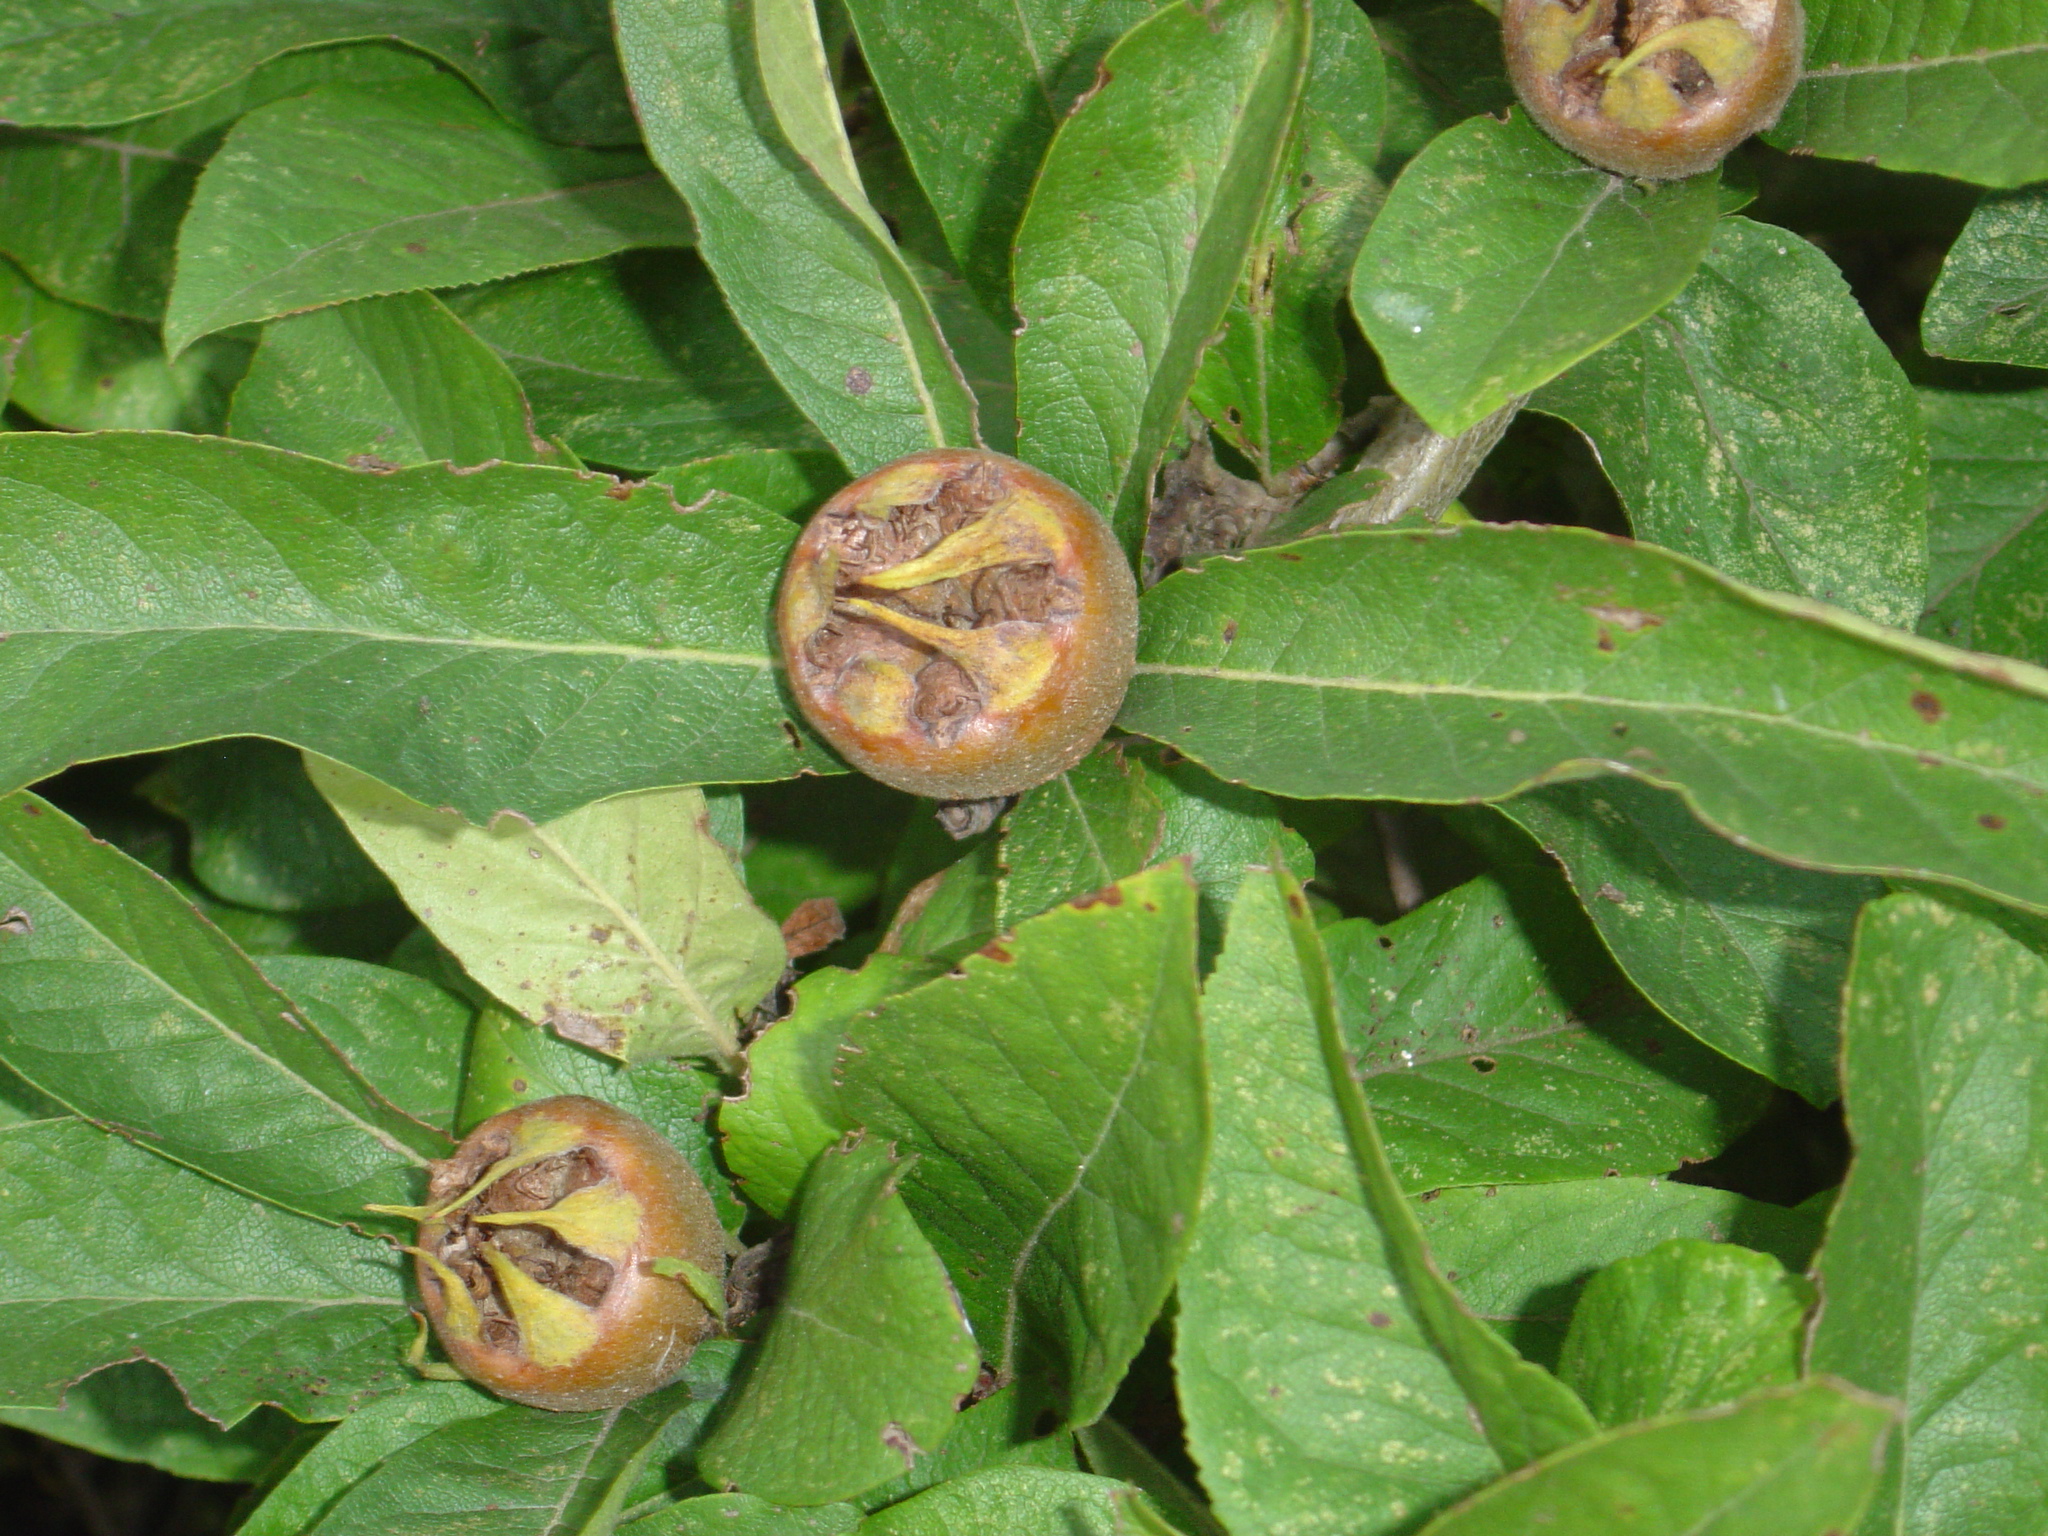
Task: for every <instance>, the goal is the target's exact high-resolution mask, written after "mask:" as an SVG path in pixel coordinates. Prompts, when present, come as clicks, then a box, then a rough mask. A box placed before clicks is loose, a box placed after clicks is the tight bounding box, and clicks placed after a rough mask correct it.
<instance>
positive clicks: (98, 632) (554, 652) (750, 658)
mask: <svg viewBox="0 0 2048 1536" xmlns="http://www.w3.org/2000/svg"><path fill="white" fill-rule="evenodd" d="M231 632H232V633H240V632H247V633H252V634H260V635H266V636H285V635H293V636H309V637H312V638H315V639H320V638H334V637H339V638H342V639H346V640H349V641H351V642H361V643H363V644H366V645H431V646H445V647H448V648H451V649H456V650H476V651H517V652H521V653H539V654H541V655H547V656H610V657H615V658H617V659H619V660H622V661H657V662H695V663H699V664H702V665H705V666H723V667H752V668H754V669H756V670H758V671H764V672H765V671H772V670H775V669H776V663H775V660H774V658H773V657H771V656H769V655H768V654H767V653H766V652H760V653H757V654H751V655H750V654H748V653H746V652H743V651H705V650H698V649H696V648H694V647H690V646H675V647H661V646H651V645H626V644H621V643H610V642H604V641H582V640H510V639H504V638H502V637H499V636H494V635H477V636H460V635H408V634H400V633H395V632H387V631H384V630H374V629H352V628H349V627H347V626H344V625H338V624H337V625H332V626H327V627H321V626H317V625H304V626H300V625H287V624H250V623H236V624H164V625H136V626H135V627H133V628H130V629H77V628H63V629H59V628H51V629H17V630H15V631H13V633H12V635H11V636H10V638H11V639H14V640H17V641H19V640H29V639H38V640H39V639H81V640H129V639H134V638H137V637H142V636H149V637H154V636H163V635H219V634H227V633H231ZM4 654H5V653H4V652H0V656H4Z"/></svg>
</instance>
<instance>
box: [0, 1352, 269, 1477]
mask: <svg viewBox="0 0 2048 1536" xmlns="http://www.w3.org/2000/svg"><path fill="white" fill-rule="evenodd" d="M0 1423H5V1424H12V1425H13V1426H14V1427H15V1428H16V1429H25V1430H27V1431H28V1432H29V1433H30V1434H34V1435H42V1436H43V1437H44V1438H46V1439H50V1440H61V1441H62V1442H63V1443H64V1444H66V1445H76V1446H82V1447H83V1448H84V1449H86V1450H88V1451H91V1452H93V1453H94V1454H95V1455H99V1456H109V1457H112V1458H113V1459H114V1460H116V1461H139V1462H143V1463H145V1464H146V1465H148V1466H152V1467H155V1468H157V1469H158V1470H160V1471H164V1472H168V1473H170V1474H171V1475H172V1476H173V1477H189V1478H197V1479H200V1480H201V1481H204V1482H214V1483H253V1482H255V1481H256V1480H257V1478H258V1477H260V1476H261V1475H262V1473H263V1471H264V1469H265V1468H266V1467H267V1466H269V1464H270V1463H271V1462H272V1461H273V1460H274V1459H275V1458H276V1457H277V1455H278V1454H279V1453H280V1452H281V1451H283V1450H284V1449H285V1448H286V1447H287V1446H289V1445H290V1444H291V1442H292V1440H293V1439H294V1438H295V1437H296V1436H298V1435H299V1434H301V1433H304V1430H303V1428H302V1426H300V1425H298V1424H295V1423H293V1422H292V1420H291V1419H290V1418H288V1417H286V1416H285V1415H284V1414H282V1413H280V1412H278V1411H277V1410H276V1409H275V1408H269V1407H264V1408H258V1409H257V1410H256V1411H255V1412H254V1413H252V1414H251V1415H249V1417H247V1418H246V1419H243V1420H242V1421H241V1422H240V1423H239V1424H237V1425H236V1426H235V1427H234V1428H232V1429H223V1428H221V1427H220V1426H219V1425H218V1424H215V1423H214V1422H213V1421H212V1420H210V1419H208V1418H205V1417H204V1416H202V1415H200V1414H197V1413H195V1412H193V1411H192V1408H191V1407H190V1405H189V1404H187V1403H186V1401H185V1398H184V1395H183V1394H182V1393H180V1392H179V1391H178V1384H177V1383H176V1382H175V1381H173V1380H171V1378H170V1377H168V1376H166V1375H165V1374H164V1373H163V1371H161V1370H159V1369H158V1368H157V1367H156V1366H155V1365H154V1364H152V1363H150V1362H149V1361H146V1360H137V1361H135V1362H133V1363H131V1364H127V1365H113V1366H108V1367H107V1368H106V1369H105V1370H103V1371H95V1372H94V1373H93V1374H92V1375H90V1376H88V1377H86V1378H85V1380H83V1381H80V1382H74V1383H72V1385H71V1387H70V1388H69V1389H68V1390H67V1391H66V1392H65V1394H64V1406H63V1407H62V1408H0Z"/></svg>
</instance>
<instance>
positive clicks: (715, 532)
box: [0, 433, 831, 821]
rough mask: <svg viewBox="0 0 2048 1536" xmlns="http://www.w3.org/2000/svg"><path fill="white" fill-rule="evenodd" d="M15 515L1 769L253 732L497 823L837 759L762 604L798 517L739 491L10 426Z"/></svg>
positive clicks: (5, 466)
mask: <svg viewBox="0 0 2048 1536" xmlns="http://www.w3.org/2000/svg"><path fill="white" fill-rule="evenodd" d="M0 510H4V513H5V516H4V518H0V630H5V631H7V632H9V634H10V638H9V640H8V641H7V643H6V644H5V646H4V647H0V703H4V706H5V708H6V709H7V711H8V718H9V719H11V720H12V721H13V722H14V728H13V730H12V731H10V732H9V735H8V742H9V744H11V747H12V752H11V754H9V755H7V756H5V757H0V787H4V786H12V785H20V784H24V783H29V782H32V781H33V780H35V779H37V778H39V777H41V776H42V775H44V774H46V773H50V772H53V771H54V770H56V769H58V768H61V767H63V766H64V765H65V764H67V763H70V762H75V761H78V760H81V759H84V758H92V757H107V756H114V755H117V754H120V753H124V752H141V751H148V750H151V749H154V748H160V747H165V746H171V745H175V744H177V743H180V742H187V741H194V740H201V739H204V738H207V737H210V736H225V735H250V734H260V735H265V736H270V737H274V738H276V739H279V740H283V741H290V742H292V743H293V744H294V745H297V746H302V747H309V748H311V749H313V750H314V751H316V752H321V753H324V754H326V755H327V756H330V757H335V758H339V759H341V760H343V761H345V762H348V763H350V764H351V765H352V766H354V767H357V768H360V769H362V770H363V771H365V772H368V773H374V774H377V775H378V776H380V777H382V778H384V779H385V780H386V781H387V782H389V783H390V784H392V786H393V787H394V788H397V789H400V790H402V791H404V792H406V793H407V794H410V795H412V796H413V797H414V798H415V799H419V800H422V801H425V802H426V803H428V804H431V805H453V806H454V807H456V808H457V809H458V810H460V811H462V812H463V814H465V815H466V816H469V817H470V818H471V819H473V820H476V821H486V820H488V819H489V818H490V817H491V816H492V815H494V814H495V813H496V812H497V811H499V810H501V809H504V808H506V807H508V806H509V807H512V808H514V809H516V810H518V811H519V812H520V814H522V815H525V816H528V817H531V818H533V819H535V820H538V821H545V820H549V819H551V818H552V817H555V816H559V815H561V814H562V813H563V812H564V811H567V810H570V809H572V808H574V807H576V806H579V805H584V804H586V803H588V802H589V801H591V800H595V799H598V798H600V797H602V796H605V795H612V794H619V793H622V792H624V791H626V790H632V789H640V788H644V787H646V786H649V785H655V784H675V783H678V782H682V783H688V782H692V781H697V782H720V781H734V780H747V779H761V778H780V777H783V776H785V775H787V774H790V773H793V772H795V771H796V769H797V768H798V767H799V766H800V765H802V764H804V763H805V762H807V761H808V762H811V763H812V764H813V765H814V766H815V767H817V768H819V769H823V770H825V771H830V766H831V765H830V764H829V763H828V762H827V761H826V760H825V759H824V754H823V753H822V752H821V751H819V750H818V749H817V748H816V747H815V746H808V747H806V746H800V745H798V743H801V742H802V741H803V740H804V738H803V737H801V736H792V735H791V734H788V733H790V732H793V731H794V730H795V726H794V725H793V724H790V723H785V722H787V721H788V720H789V712H788V711H787V710H786V707H785V705H784V704H783V701H782V698H781V695H780V693H779V692H778V690H777V687H776V683H775V675H774V671H773V668H772V665H771V663H770V659H769V654H770V653H769V644H768V637H767V635H766V633H765V624H764V622H763V617H762V616H763V615H764V614H765V613H766V612H767V611H768V605H769V602H770V594H771V593H772V592H773V590H774V584H775V581H776V579H777V577H778V576H779V574H780V572H781V567H782V561H783V557H784V555H785V554H786V552H787V550H788V548H789V543H790V540H791V539H792V537H793V536H794V534H795V529H793V528H792V527H791V526H790V524H789V523H788V522H787V521H785V520H784V519H782V518H779V517H775V516H773V515H772V514H769V513H766V512H762V511H760V510H759V509H758V508H750V507H748V506H747V505H746V504H745V503H744V502H737V501H730V500H721V501H719V502H714V503H712V504H711V505H710V506H708V507H706V508H704V509H702V510H700V511H698V512H696V513H694V514H692V515H691V516H689V517H687V518H683V517H678V516H677V515H676V513H675V510H674V507H673V504H672V503H671V502H670V500H669V496H668V492H667V491H666V490H665V489H662V488H660V487H654V488H649V489H635V488H624V487H620V486H618V485H615V484H613V483H611V482H610V481H607V480H605V479H603V478H601V477H595V476H584V475H578V474H576V473H574V472H573V471H570V470H559V469H542V468H534V467H528V466H520V465H504V466H499V467H496V468H491V469H484V470H480V471H478V472H476V473H474V474H466V475H454V474H450V473H449V472H448V471H447V470H445V469H439V468H434V467H432V466H423V467H421V468H418V469H412V470H401V471H399V472H398V473H396V474H392V475H363V474H356V473H352V472H351V471H349V470H346V469H342V468H339V467H338V466H335V465H331V464H324V463H321V462H320V461H318V460H316V459H303V458H298V457H295V456H293V455H290V454H284V453H279V452H277V451H276V450H274V449H268V448H258V447H256V446H254V445H252V444H238V443H226V442H210V441H203V440H193V439H184V438H175V437H159V436H149V435H143V434H135V435H122V434H105V435H101V436H96V437H61V436H56V435H40V434H31V433H12V434H0ZM287 550H289V552H290V553H289V554H287V553H285V551H287ZM138 598H140V599H143V600H144V601H140V602H139V601H138Z"/></svg>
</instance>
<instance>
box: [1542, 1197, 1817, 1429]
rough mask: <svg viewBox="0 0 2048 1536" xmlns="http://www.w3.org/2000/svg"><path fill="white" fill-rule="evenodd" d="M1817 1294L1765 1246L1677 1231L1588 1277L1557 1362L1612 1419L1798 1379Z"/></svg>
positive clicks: (1675, 1409)
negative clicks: (1643, 1251)
mask: <svg viewBox="0 0 2048 1536" xmlns="http://www.w3.org/2000/svg"><path fill="white" fill-rule="evenodd" d="M1813 1299H1814V1293H1813V1286H1812V1285H1811V1284H1810V1283H1809V1282H1807V1281H1805V1280H1802V1279H1800V1278H1799V1277H1798V1276H1797V1275H1792V1274H1788V1273H1786V1270H1785V1266H1784V1265H1782V1264H1780V1263H1779V1262H1778V1261H1777V1260H1776V1259H1774V1258H1772V1257H1771V1256H1770V1255H1769V1254H1767V1253H1752V1252H1751V1251H1750V1250H1749V1249H1747V1248H1737V1247H1734V1246H1733V1245H1731V1244H1728V1243H1705V1242H1700V1241H1699V1240H1697V1239H1694V1238H1676V1239H1674V1240H1672V1241H1671V1242H1668V1243H1661V1244H1659V1245H1658V1246H1657V1247H1656V1248H1653V1249H1652V1250H1651V1251H1650V1252H1648V1253H1646V1254H1644V1255H1642V1256H1641V1257H1640V1258H1633V1259H1624V1260H1622V1261H1621V1262H1620V1263H1618V1264H1610V1265H1608V1266H1607V1268H1605V1269H1603V1270H1601V1271H1600V1273H1599V1274H1597V1275H1595V1276H1594V1277H1593V1278H1592V1280H1591V1282H1590V1283H1588V1285H1587V1286H1586V1289H1585V1291H1584V1293H1583V1294H1582V1295H1581V1296H1580V1297H1579V1304H1578V1308H1577V1310H1575V1311H1574V1312H1573V1313H1572V1327H1571V1332H1570V1333H1569V1334H1567V1335H1566V1336H1565V1341H1564V1359H1563V1362H1562V1363H1561V1364H1560V1365H1559V1367H1558V1373H1559V1374H1560V1375H1561V1376H1563V1378H1564V1379H1565V1380H1566V1381H1568V1382H1570V1383H1571V1385H1572V1386H1573V1387H1574V1388H1576V1389H1577V1390H1578V1393H1579V1395H1580V1396H1581V1397H1583V1398H1584V1399H1585V1400H1586V1406H1587V1407H1589V1408H1591V1409H1592V1410H1593V1416H1594V1417H1595V1418H1597V1419H1598V1420H1599V1421H1600V1422H1601V1423H1602V1424H1605V1425H1607V1426H1609V1427H1610V1428H1612V1427H1617V1426H1619V1425H1623V1424H1633V1423H1635V1422H1636V1421H1637V1420H1638V1419H1650V1418H1656V1417H1658V1416H1660V1415H1662V1414H1667V1413H1681V1412H1684V1411H1685V1410H1686V1409H1689V1408H1711V1407H1713V1406H1714V1405H1715V1404H1717V1403H1727V1402H1732V1401H1734V1400H1735V1399H1736V1398H1738V1397H1742V1396H1744V1395H1745V1394H1747V1393H1749V1392H1752V1391H1756V1390H1758V1389H1761V1388H1764V1387H1785V1386H1790V1385H1791V1384H1792V1383H1793V1382H1794V1381H1796V1380H1797V1379H1798V1377H1799V1356H1800V1353H1801V1350H1802V1348H1803V1346H1804V1344H1805V1342H1806V1338H1805V1334H1806V1330H1805V1326H1804V1325H1805V1321H1806V1309H1807V1308H1808V1307H1810V1306H1812V1305H1813Z"/></svg>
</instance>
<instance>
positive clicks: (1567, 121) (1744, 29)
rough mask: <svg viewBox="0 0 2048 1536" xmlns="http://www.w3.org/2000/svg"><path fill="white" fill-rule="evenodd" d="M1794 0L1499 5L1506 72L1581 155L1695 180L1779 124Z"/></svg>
mask: <svg viewBox="0 0 2048 1536" xmlns="http://www.w3.org/2000/svg"><path fill="white" fill-rule="evenodd" d="M1805 31H1806V18H1805V15H1804V13H1803V12H1802V11H1801V10H1800V8H1799V0H1626V3H1625V0H1507V4H1506V5H1505V6H1504V7H1503V8H1502V11H1501V32H1502V36H1503V37H1504V38H1505V40H1506V44H1507V57H1508V75H1509V77H1510V78H1511V79H1512V80H1513V81H1514V83H1515V93H1516V94H1517V95H1519V96H1520V97H1521V98H1522V104H1523V105H1524V106H1526V107H1527V108H1528V109H1529V114H1530V116H1532V117H1534V118H1535V119H1536V122H1537V125H1538V126H1539V127H1541V128H1542V129H1543V131H1544V132H1545V133H1547V134H1549V135H1550V136H1551V137H1552V138H1553V139H1555V140H1557V142H1558V143H1560V144H1562V145H1563V146H1564V147H1565V148H1566V149H1568V150H1570V151H1571V152H1572V153H1573V154H1575V155H1577V156H1579V157H1580V158H1581V159H1583V160H1589V161H1591V162H1592V163H1593V164H1594V165H1597V166H1600V167H1601V168H1602V169H1604V170H1609V171H1618V172H1620V173H1621V174H1622V175H1624V176H1637V177H1641V178H1643V179H1645V180H1649V181H1669V180H1672V179H1674V178H1676V177H1680V176H1693V175H1697V174H1698V173H1699V172H1701V171H1705V170H1710V169H1712V168H1713V167H1714V166H1716V165H1718V164H1720V162H1721V160H1722V159H1723V157H1725V156H1726V155H1727V153H1728V151H1730V150H1731V149H1733V148H1734V147H1735V146H1736V145H1737V144H1740V143H1741V142H1742V141H1743V140H1744V139H1746V138H1748V137H1749V136H1750V135H1751V134H1753V133H1759V132H1761V131H1762V130H1764V129H1766V128H1768V127H1770V126H1771V125H1772V124H1773V123H1775V122H1776V121H1777V120H1778V113H1779V112H1780V111H1781V110H1783V108H1784V105H1785V98H1786V97H1787V96H1789V95H1791V94H1792V87H1793V86H1794V85H1796V84H1797V83H1798V81H1799V66H1800V58H1801V53H1802V49H1803V47H1804V42H1805Z"/></svg>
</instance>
